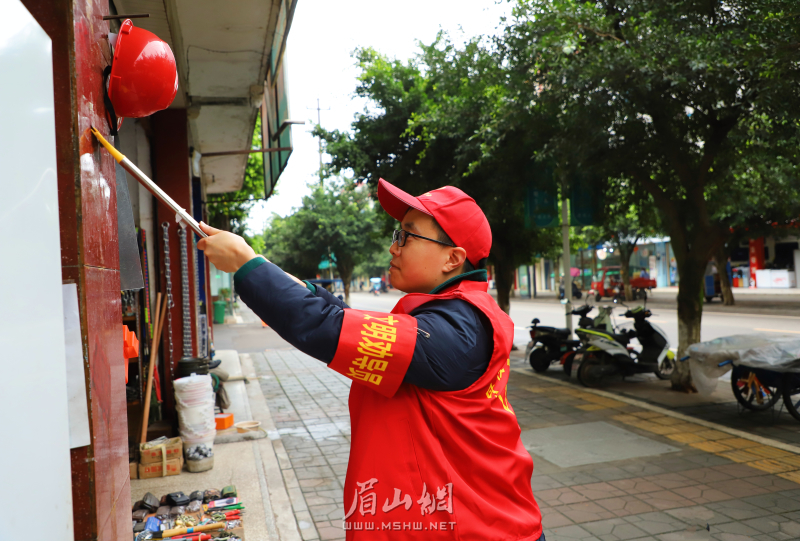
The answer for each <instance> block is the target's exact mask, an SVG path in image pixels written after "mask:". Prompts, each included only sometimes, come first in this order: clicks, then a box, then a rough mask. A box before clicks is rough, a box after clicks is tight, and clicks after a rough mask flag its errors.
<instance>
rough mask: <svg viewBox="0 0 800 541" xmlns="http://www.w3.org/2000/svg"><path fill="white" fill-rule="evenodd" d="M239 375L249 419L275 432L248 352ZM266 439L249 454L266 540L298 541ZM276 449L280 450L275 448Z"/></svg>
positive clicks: (270, 444)
mask: <svg viewBox="0 0 800 541" xmlns="http://www.w3.org/2000/svg"><path fill="white" fill-rule="evenodd" d="M239 359H240V362H241V364H242V374H243V375H245V376H246V377H247V378H248V379H250V381H251V383H250V385H247V386H246V388H247V397H248V401H247V408H248V410H250V411H249V413H250V414H251V415H250V418H251V419H254V420H259V421H261V428H262V429H264V431H265V432H266V433H267V434H269V433H270V431H273V432H274V431H275V423H274V421H273V420H272V414H271V412H270V411H269V406H268V405H267V400H266V398H265V397H264V394H263V393H262V392H261V386H260V385H259V383H258V381H259V380H258V375H257V373H256V370H255V366H254V365H253V360H252V357H251V356H250V354H249V353H240V354H239ZM276 443H277V442H273V441H272V440H271V439H270V438H262V439H259V440H252V446H253V453H254V455H255V457H256V464H257V467H258V481H259V484H260V486H261V495H262V504H263V506H264V513H265V515H266V520H267V530H268V532H269V534H270V539H276V540H277V539H280V540H283V541H302V535H301V533H300V528H299V525H298V524H297V521H296V519H295V514H294V512H293V511H292V503H291V498H290V496H289V492H288V490H287V486H286V484H285V481H284V477H283V472H282V470H281V465H280V463H281V460H280V459H281V456H280V455H281V450H282V448H283V446H282V445H281V446H277V445H276ZM276 447H280V448H276Z"/></svg>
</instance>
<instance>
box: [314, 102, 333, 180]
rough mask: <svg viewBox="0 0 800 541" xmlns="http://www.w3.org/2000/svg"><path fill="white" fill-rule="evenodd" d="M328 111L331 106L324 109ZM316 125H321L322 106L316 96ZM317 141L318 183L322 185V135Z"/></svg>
mask: <svg viewBox="0 0 800 541" xmlns="http://www.w3.org/2000/svg"><path fill="white" fill-rule="evenodd" d="M325 110H326V111H330V110H331V108H330V107H328V108H327V109H325ZM317 126H319V127H320V128H321V127H322V108H320V106H319V98H317ZM317 142H318V143H319V185H320V186H322V137H320V138H319V139H318V141H317Z"/></svg>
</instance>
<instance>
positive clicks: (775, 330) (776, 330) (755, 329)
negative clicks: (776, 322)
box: [753, 327, 800, 334]
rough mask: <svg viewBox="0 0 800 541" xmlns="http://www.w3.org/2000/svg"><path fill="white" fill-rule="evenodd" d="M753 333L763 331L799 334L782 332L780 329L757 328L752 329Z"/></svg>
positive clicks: (797, 332) (791, 332) (796, 332)
mask: <svg viewBox="0 0 800 541" xmlns="http://www.w3.org/2000/svg"><path fill="white" fill-rule="evenodd" d="M753 330H754V331H764V332H785V333H790V334H800V331H784V330H781V329H761V328H759V327H755V328H753Z"/></svg>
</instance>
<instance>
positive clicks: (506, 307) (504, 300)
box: [494, 260, 514, 314]
mask: <svg viewBox="0 0 800 541" xmlns="http://www.w3.org/2000/svg"><path fill="white" fill-rule="evenodd" d="M494 269H495V270H494V272H495V277H494V278H495V286H496V287H497V304H498V306H500V309H501V310H502V311H503V312H505V313H506V314H508V313H509V311H510V310H511V300H510V294H511V288H512V287H513V286H514V267H513V266H512V265H509V264H508V263H507V262H506V261H503V260H498V261H496V262H495V267H494Z"/></svg>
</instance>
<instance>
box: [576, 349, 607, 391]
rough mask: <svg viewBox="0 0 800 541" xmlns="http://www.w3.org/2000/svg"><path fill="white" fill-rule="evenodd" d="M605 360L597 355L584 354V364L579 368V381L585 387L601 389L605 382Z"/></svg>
mask: <svg viewBox="0 0 800 541" xmlns="http://www.w3.org/2000/svg"><path fill="white" fill-rule="evenodd" d="M602 368H603V360H602V359H600V358H598V357H597V356H595V355H588V356H587V355H586V354H584V357H583V362H581V365H580V366H579V367H578V374H577V375H578V381H580V382H581V385H583V386H584V387H600V384H601V383H602V381H603V372H602Z"/></svg>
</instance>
